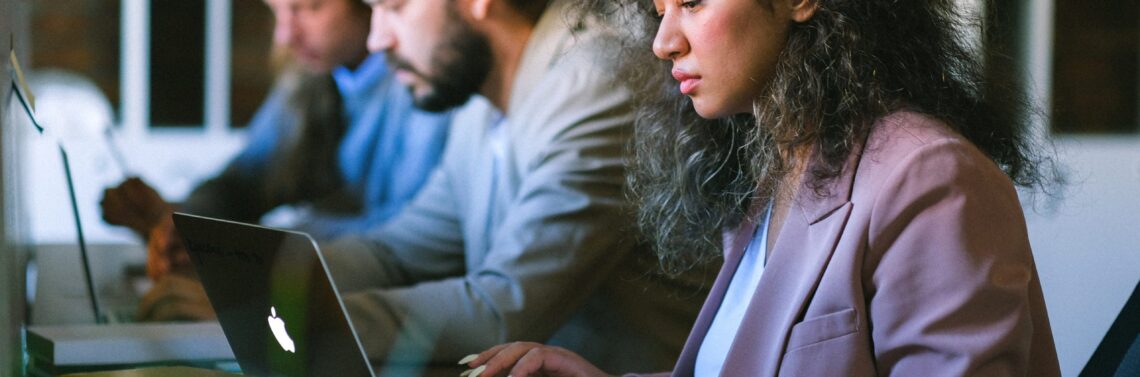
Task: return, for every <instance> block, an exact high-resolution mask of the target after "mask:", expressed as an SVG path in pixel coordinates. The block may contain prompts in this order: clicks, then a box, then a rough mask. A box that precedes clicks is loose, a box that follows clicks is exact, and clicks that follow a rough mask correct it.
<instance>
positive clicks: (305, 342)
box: [174, 213, 372, 376]
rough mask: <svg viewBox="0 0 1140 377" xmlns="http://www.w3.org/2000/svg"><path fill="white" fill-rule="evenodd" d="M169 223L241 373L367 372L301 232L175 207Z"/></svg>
mask: <svg viewBox="0 0 1140 377" xmlns="http://www.w3.org/2000/svg"><path fill="white" fill-rule="evenodd" d="M174 224H175V227H176V228H177V229H178V233H179V234H180V235H181V236H182V238H183V241H184V242H185V244H186V247H187V249H188V250H189V253H190V260H191V261H192V262H193V263H194V267H195V270H196V271H197V274H198V277H199V278H200V279H201V280H202V284H203V286H204V288H205V290H206V295H207V296H208V297H209V299H210V304H211V305H212V306H213V308H214V311H215V312H216V313H217V316H218V322H219V323H221V325H222V329H223V330H224V331H225V334H226V339H227V340H228V341H229V343H230V348H232V349H233V352H234V356H235V357H236V358H237V360H238V363H239V364H240V365H241V369H242V371H243V372H244V373H247V374H254V375H284V376H311V375H326V374H327V375H344V376H367V375H371V374H372V370H371V366H370V365H369V363H368V361H367V358H366V357H365V355H364V352H363V350H362V348H361V346H360V342H359V340H358V338H357V337H356V334H355V332H354V331H353V330H352V326H351V324H350V322H349V321H348V318H347V316H346V315H345V311H344V306H343V304H342V302H341V301H340V297H339V296H338V294H337V293H336V290H335V288H334V285H333V283H332V280H331V279H330V277H329V275H328V270H327V268H326V267H325V265H324V261H323V259H322V258H321V256H320V252H319V250H318V249H317V247H316V243H315V242H313V240H312V239H311V238H310V237H309V236H308V235H306V234H304V233H298V232H291V231H284V230H278V229H271V228H265V227H260V226H256V225H249V224H242V223H236V222H230V221H224V220H217V219H210V218H205V217H199V216H193V215H186V214H181V213H176V214H175V215H174Z"/></svg>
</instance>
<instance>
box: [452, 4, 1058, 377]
mask: <svg viewBox="0 0 1140 377" xmlns="http://www.w3.org/2000/svg"><path fill="white" fill-rule="evenodd" d="M588 3H590V4H589V6H591V7H592V8H594V9H595V10H599V11H601V12H602V13H603V14H605V15H607V16H608V17H611V18H614V19H616V20H617V21H621V22H620V24H623V25H633V26H628V28H627V30H626V31H629V37H630V39H629V41H630V43H636V44H639V45H640V46H635V47H634V48H631V49H625V50H627V51H634V52H630V53H626V54H625V55H623V56H622V57H621V59H623V62H624V64H625V66H626V67H627V68H626V70H627V71H628V72H625V73H627V74H626V75H625V76H624V77H630V78H631V87H632V88H633V90H634V91H635V93H638V101H639V117H638V124H637V134H636V137H635V142H634V144H635V145H634V147H633V151H634V155H633V158H632V164H633V166H634V169H633V173H632V174H631V176H630V181H631V187H632V188H631V196H632V198H633V199H634V200H635V201H636V203H637V205H638V214H639V218H638V219H639V224H638V225H639V226H640V228H641V229H642V231H643V232H644V234H645V236H646V237H647V238H648V240H649V241H650V242H652V243H653V244H654V246H655V247H656V252H657V254H658V257H659V259H660V261H661V263H662V265H663V267H665V268H666V269H668V270H670V271H674V272H676V271H681V270H684V269H687V268H692V267H694V266H696V265H699V264H702V263H706V262H708V261H716V260H719V258H721V257H723V261H724V263H723V267H722V268H721V271H720V274H719V276H718V278H717V281H716V283H715V284H714V285H713V287H712V291H711V293H710V295H709V297H708V299H707V301H706V302H705V305H704V308H703V310H702V312H701V315H700V316H699V317H698V319H697V322H696V323H695V325H694V328H693V331H692V332H691V333H690V336H689V339H688V342H687V343H686V346H685V348H684V350H683V351H682V354H681V355H680V359H679V361H678V362H677V364H676V366H675V369H674V371H673V375H678V376H690V375H697V376H717V375H725V376H775V375H781V376H782V375H807V376H819V375H837V376H865V375H926V374H931V373H934V374H938V375H1030V376H1052V375H1058V374H1059V366H1058V362H1057V356H1056V351H1055V348H1054V345H1053V338H1052V334H1051V331H1050V326H1049V319H1048V316H1047V314H1046V309H1045V302H1044V299H1043V297H1042V293H1041V287H1040V282H1039V280H1038V277H1037V272H1036V267H1035V266H1034V262H1033V256H1032V253H1031V250H1030V245H1029V239H1028V236H1027V232H1026V226H1025V220H1024V218H1023V215H1022V210H1021V206H1020V202H1019V199H1018V196H1017V192H1016V191H1015V189H1014V186H1015V185H1021V186H1027V187H1039V188H1047V186H1049V185H1050V184H1051V183H1054V182H1055V180H1058V179H1059V178H1058V177H1057V176H1056V175H1054V174H1052V173H1053V172H1055V170H1053V169H1052V168H1051V165H1050V159H1049V158H1048V157H1047V156H1045V154H1044V153H1040V152H1039V151H1038V146H1040V145H1042V144H1041V143H1039V142H1035V140H1034V139H1033V137H1032V134H1031V133H1029V132H1028V128H1029V124H1030V121H1029V119H1028V116H1027V115H1026V114H1028V113H1029V112H1028V111H1026V110H1027V108H1028V106H1027V104H1026V102H1025V101H1024V100H1023V99H1022V98H1023V97H1021V96H1019V95H1017V94H1018V93H1016V90H1012V89H1007V88H1003V87H1002V86H1000V85H993V83H989V82H987V81H986V80H985V75H984V72H983V71H982V68H983V65H982V64H981V58H980V57H979V56H978V52H977V49H976V48H975V46H974V45H972V44H970V42H969V41H970V40H971V38H969V37H968V35H967V34H966V31H967V30H969V27H970V26H971V24H970V19H969V18H968V17H966V16H965V15H964V13H963V12H962V10H961V9H959V7H960V6H959V5H958V2H957V1H953V0H924V1H884V0H857V1H852V0H653V1H652V2H651V1H649V0H623V1H602V0H595V1H588ZM652 15H656V16H657V17H650V16H652ZM649 38H653V41H652V52H653V55H655V57H656V59H657V60H656V61H650V60H647V59H646V57H647V55H648V53H647V52H645V53H639V52H637V51H647V50H648V49H647V48H646V47H648V46H649V42H648V39H649ZM990 63H991V64H993V62H990ZM668 76H672V77H671V78H670V77H668ZM678 93H679V94H680V95H678ZM463 362H464V364H467V365H468V366H471V367H478V368H482V369H481V370H480V372H481V374H480V375H484V376H491V375H506V374H507V373H508V372H509V373H510V374H511V375H512V376H516V377H518V376H528V375H557V376H562V375H566V376H593V375H604V373H603V372H602V371H600V370H598V369H597V368H595V367H593V366H592V365H590V364H589V363H588V362H587V361H586V360H584V359H582V358H581V357H578V356H577V355H574V354H571V353H569V352H567V351H565V350H563V349H559V348H555V347H547V346H543V345H540V344H536V343H523V342H520V343H511V344H504V345H500V346H496V347H494V348H491V349H489V350H486V351H484V352H482V353H480V354H479V355H478V356H474V357H473V358H472V359H471V360H466V359H465V360H463Z"/></svg>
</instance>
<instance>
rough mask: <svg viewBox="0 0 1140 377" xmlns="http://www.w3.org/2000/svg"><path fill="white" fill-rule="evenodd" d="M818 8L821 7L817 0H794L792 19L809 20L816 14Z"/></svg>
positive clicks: (798, 21) (796, 20)
mask: <svg viewBox="0 0 1140 377" xmlns="http://www.w3.org/2000/svg"><path fill="white" fill-rule="evenodd" d="M816 9H819V2H818V1H817V0H792V21H795V22H797V23H802V22H807V21H808V20H810V19H811V17H812V16H814V15H815V10H816Z"/></svg>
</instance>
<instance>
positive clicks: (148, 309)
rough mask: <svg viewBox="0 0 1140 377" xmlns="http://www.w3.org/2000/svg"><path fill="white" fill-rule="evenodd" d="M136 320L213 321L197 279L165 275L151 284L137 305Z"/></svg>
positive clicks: (211, 308)
mask: <svg viewBox="0 0 1140 377" xmlns="http://www.w3.org/2000/svg"><path fill="white" fill-rule="evenodd" d="M135 319H137V320H139V321H154V322H162V321H208V320H214V319H217V314H215V313H214V308H213V307H211V306H210V300H209V299H208V298H207V297H206V290H205V289H204V288H203V287H202V282H200V281H198V279H196V278H193V277H189V276H185V275H178V274H169V275H166V276H165V277H163V278H162V279H161V280H159V281H158V282H157V283H155V284H154V288H151V290H150V292H147V294H146V295H145V296H143V298H142V301H140V302H139V307H138V311H136V312H135Z"/></svg>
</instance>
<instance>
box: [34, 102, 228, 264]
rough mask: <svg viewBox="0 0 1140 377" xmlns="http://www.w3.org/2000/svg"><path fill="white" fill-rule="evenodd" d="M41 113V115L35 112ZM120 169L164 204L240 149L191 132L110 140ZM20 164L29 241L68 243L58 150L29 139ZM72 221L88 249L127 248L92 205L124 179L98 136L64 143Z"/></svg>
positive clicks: (125, 235)
mask: <svg viewBox="0 0 1140 377" xmlns="http://www.w3.org/2000/svg"><path fill="white" fill-rule="evenodd" d="M40 111H41V112H46V111H49V109H44V108H41V109H40ZM116 141H117V142H116V144H117V145H120V146H121V148H120V149H121V150H122V151H123V154H124V160H125V162H126V164H127V165H128V169H130V171H131V172H132V173H134V174H137V175H138V176H140V177H142V178H143V179H144V180H146V181H147V182H149V183H151V184H153V185H154V186H156V188H157V189H158V191H159V192H160V193H161V194H162V195H163V196H164V197H166V198H167V200H171V201H178V200H181V199H182V198H184V197H185V196H186V194H188V193H189V191H190V190H191V189H192V188H193V187H194V185H195V184H196V183H197V182H198V181H199V180H201V179H203V178H204V177H208V176H211V175H213V174H215V173H216V172H218V171H220V170H221V169H222V168H223V167H224V164H225V163H226V162H227V161H229V159H230V158H231V157H232V155H233V154H234V153H236V151H237V150H238V148H240V146H241V145H242V138H241V135H240V134H236V133H235V134H207V133H205V132H203V131H202V130H201V129H197V130H155V131H150V132H149V133H148V134H146V135H143V137H130V136H125V137H124V138H122V139H117V140H116ZM24 145H25V146H27V148H26V149H25V156H23V157H24V158H22V159H21V161H22V164H21V177H22V179H21V180H20V190H21V191H22V192H24V193H25V195H24V199H23V200H24V203H26V206H27V208H31V209H32V211H31V213H30V214H29V215H30V219H29V220H30V221H29V225H30V234H29V236H30V238H31V240H32V242H34V243H37V244H42V243H69V242H75V239H76V235H75V226H74V223H73V221H74V220H73V217H72V216H71V207H70V202H69V199H68V194H67V191H66V190H67V182H66V181H65V178H64V175H63V172H62V170H61V169H62V164H61V159H60V157H59V151H58V149H56V147H55V145H56V144H55V142H54V141H53V140H51V139H50V138H45V137H40V135H29V138H28V140H26V141H25V144H24ZM65 145H67V148H68V155H69V160H70V162H71V169H72V176H73V179H74V181H75V186H76V197H77V201H78V203H79V212H80V218H81V221H82V222H83V227H84V233H85V236H86V238H87V241H88V243H92V244H100V243H103V244H106V243H135V242H138V241H137V238H136V237H135V236H134V235H133V234H132V233H131V232H129V231H127V230H126V229H124V228H121V227H112V226H109V225H107V224H106V223H104V222H103V220H102V218H101V211H100V209H99V200H100V198H102V192H103V189H104V188H105V187H108V186H110V185H114V184H117V183H118V182H120V181H121V180H122V179H123V178H124V175H123V173H122V171H121V170H120V169H119V168H118V167H117V165H116V164H115V163H114V161H113V160H112V157H111V156H110V154H109V152H107V149H106V147H105V146H106V142H105V140H104V139H102V138H99V137H93V138H88V139H86V140H67V141H65Z"/></svg>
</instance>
